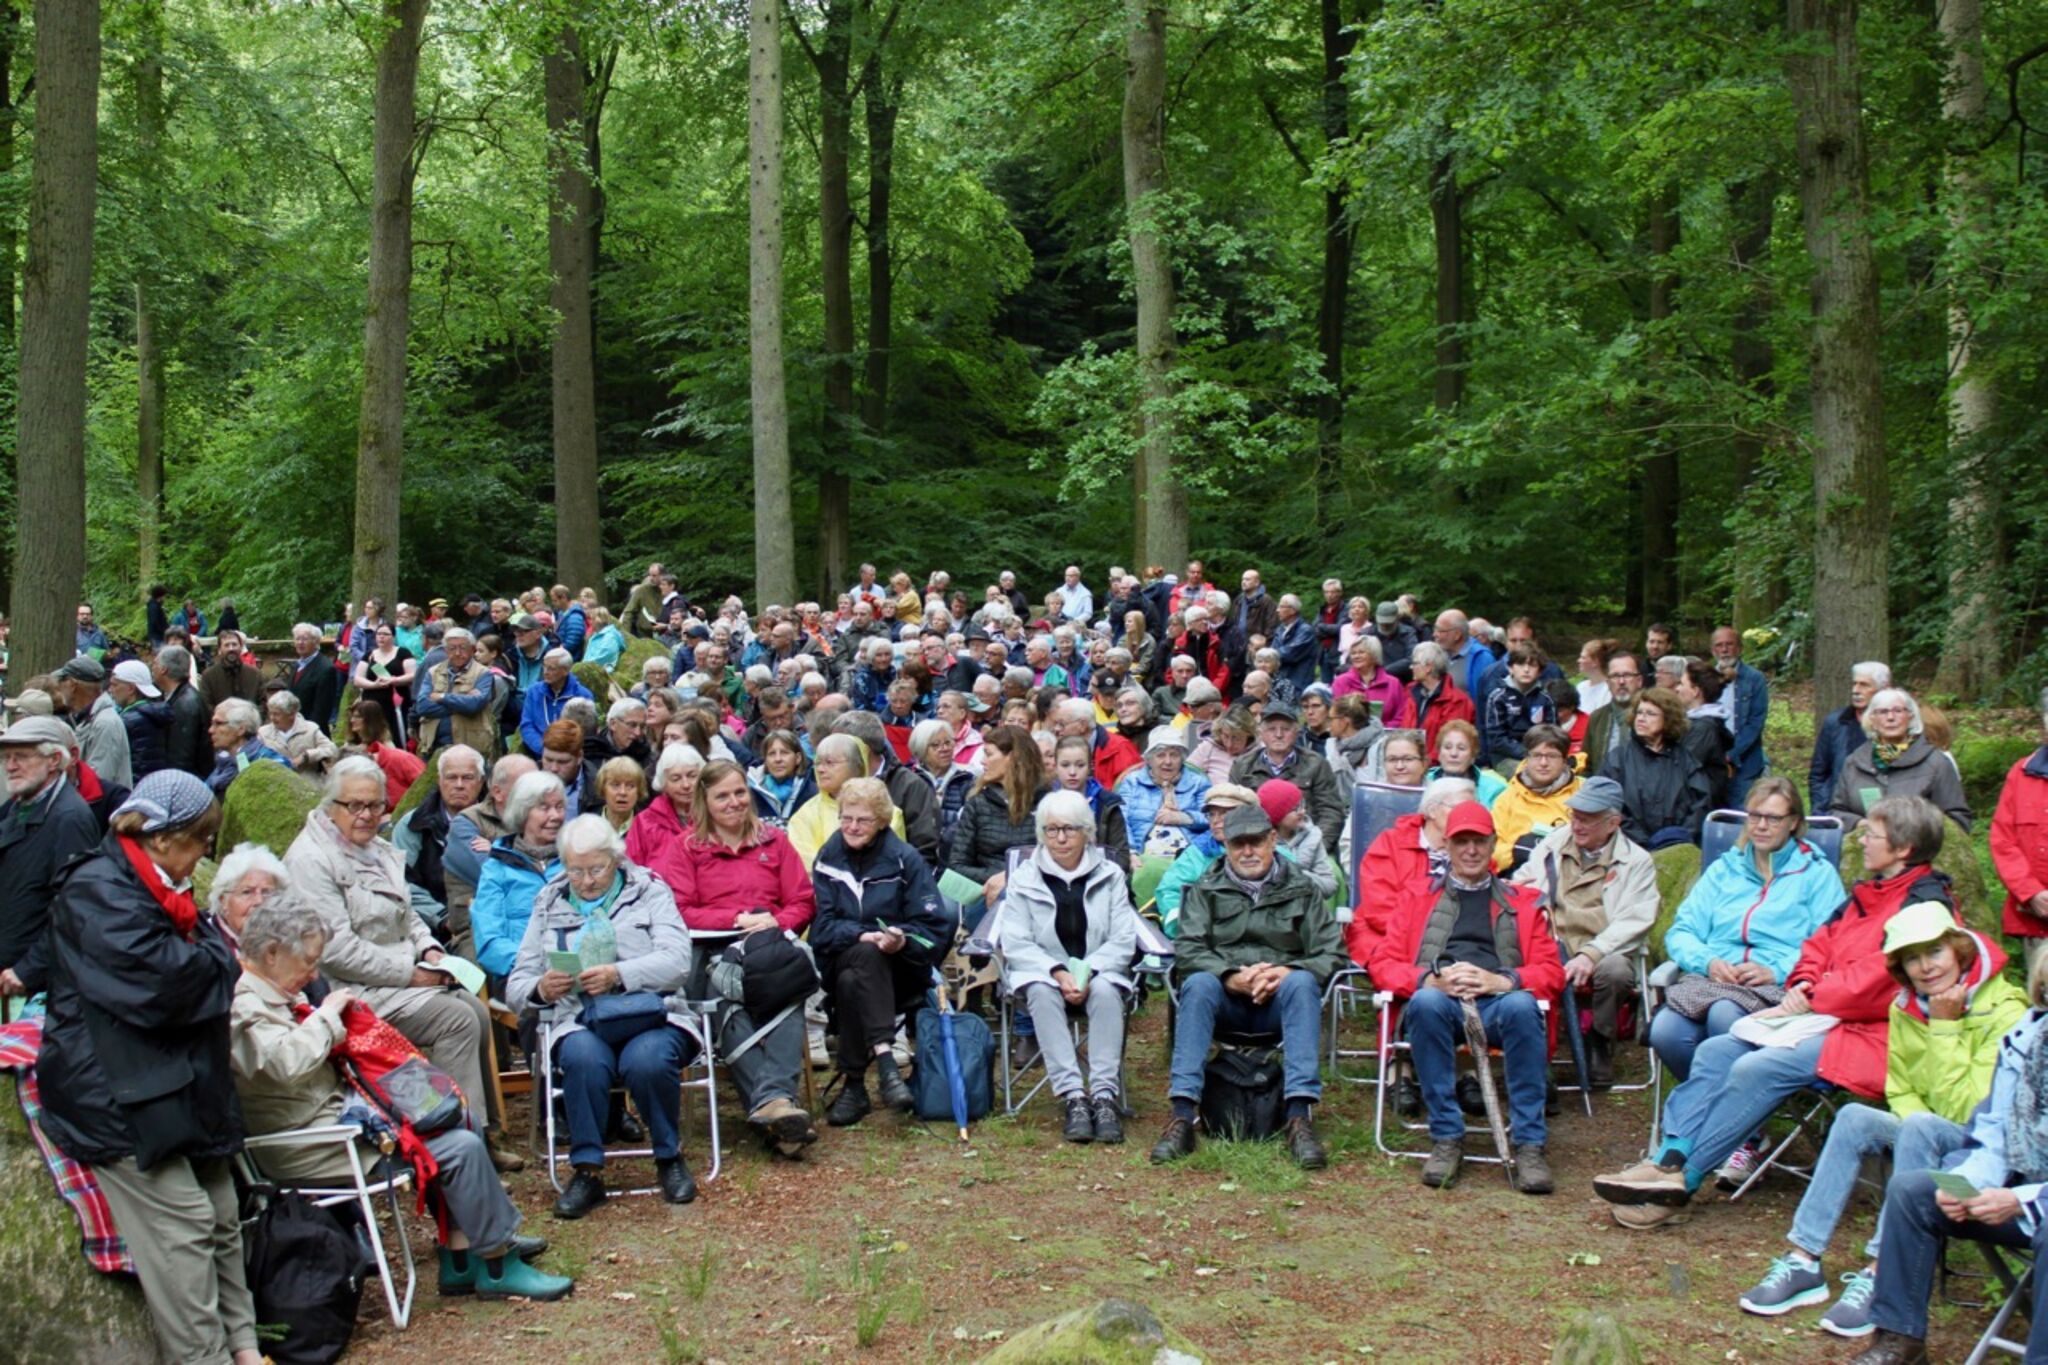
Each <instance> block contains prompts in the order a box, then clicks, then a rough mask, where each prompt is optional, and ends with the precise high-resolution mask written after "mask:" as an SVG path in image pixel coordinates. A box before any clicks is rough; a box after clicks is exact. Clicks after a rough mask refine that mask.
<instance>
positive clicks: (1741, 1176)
mask: <svg viewBox="0 0 2048 1365" xmlns="http://www.w3.org/2000/svg"><path fill="white" fill-rule="evenodd" d="M1762 1160H1763V1154H1762V1153H1760V1152H1759V1151H1757V1146H1756V1143H1754V1142H1745V1143H1743V1144H1742V1145H1741V1146H1740V1147H1737V1148H1736V1149H1735V1150H1734V1151H1732V1152H1730V1153H1729V1154H1728V1159H1727V1160H1726V1161H1724V1162H1722V1163H1721V1169H1720V1170H1718V1171H1715V1172H1714V1188H1715V1189H1717V1190H1739V1189H1741V1188H1742V1182H1743V1181H1745V1180H1747V1179H1749V1177H1750V1173H1751V1172H1753V1171H1755V1170H1756V1168H1757V1163H1758V1162H1760V1161H1762Z"/></svg>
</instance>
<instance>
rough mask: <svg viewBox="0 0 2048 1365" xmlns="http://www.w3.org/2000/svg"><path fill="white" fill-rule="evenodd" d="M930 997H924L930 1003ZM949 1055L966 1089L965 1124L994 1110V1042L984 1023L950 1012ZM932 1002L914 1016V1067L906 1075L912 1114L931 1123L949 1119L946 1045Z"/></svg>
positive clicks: (974, 1016)
mask: <svg viewBox="0 0 2048 1365" xmlns="http://www.w3.org/2000/svg"><path fill="white" fill-rule="evenodd" d="M930 998H931V997H930V993H929V992H927V994H926V999H927V1001H930ZM952 1020H953V1051H954V1053H955V1055H957V1056H958V1057H959V1059H960V1076H961V1079H962V1080H964V1081H965V1082H966V1088H967V1121H968V1122H969V1123H974V1122H976V1121H978V1120H980V1119H984V1118H987V1117H988V1115H989V1111H990V1110H992V1109H994V1108H995V1106H996V1079H995V1077H996V1040H995V1035H994V1034H993V1033H991V1032H990V1031H989V1027H988V1020H986V1019H984V1018H982V1017H981V1016H980V1015H978V1014H965V1013H960V1012H955V1013H954V1014H953V1015H952ZM943 1027H944V1025H943V1023H942V1022H941V1020H940V1017H939V1008H938V1006H937V1005H936V1004H930V1003H928V1004H927V1006H926V1008H924V1009H921V1010H919V1011H918V1012H917V1066H916V1068H915V1069H914V1070H913V1071H912V1072H911V1073H910V1093H911V1096H912V1098H913V1099H914V1100H915V1101H916V1111H917V1116H918V1117H919V1118H921V1119H925V1120H928V1121H930V1122H933V1123H937V1122H941V1121H944V1122H947V1123H951V1122H952V1121H953V1088H952V1085H951V1083H950V1082H949V1081H948V1080H947V1076H946V1042H945V1035H944V1033H943V1031H942V1030H943Z"/></svg>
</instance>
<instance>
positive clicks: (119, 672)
mask: <svg viewBox="0 0 2048 1365" xmlns="http://www.w3.org/2000/svg"><path fill="white" fill-rule="evenodd" d="M107 695H108V696H110V697H112V698H113V699H114V705H115V706H117V707H119V708H120V714H121V724H122V725H123V726H124V727H126V729H127V731H128V770H129V771H130V772H131V773H133V774H134V775H135V780H136V781H137V782H140V781H141V780H142V779H143V778H145V777H148V776H149V775H150V774H151V773H153V772H155V771H156V770H157V769H159V768H164V767H168V766H170V757H169V751H168V748H167V746H166V742H165V737H166V735H167V733H168V732H169V730H170V727H171V708H170V707H169V706H167V705H165V704H164V701H163V695H164V692H163V689H162V688H160V687H158V686H157V685H156V681H155V680H154V679H152V678H151V677H150V676H149V665H148V664H145V663H143V662H141V661H140V660H138V659H123V660H122V661H121V662H120V663H117V664H115V665H114V672H113V676H111V677H109V678H108V679H107Z"/></svg>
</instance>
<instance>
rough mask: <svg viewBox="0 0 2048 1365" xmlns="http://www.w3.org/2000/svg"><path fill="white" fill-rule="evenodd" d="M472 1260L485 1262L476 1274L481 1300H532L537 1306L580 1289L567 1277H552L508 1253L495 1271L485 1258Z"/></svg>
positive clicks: (473, 1257)
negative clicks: (576, 1288)
mask: <svg viewBox="0 0 2048 1365" xmlns="http://www.w3.org/2000/svg"><path fill="white" fill-rule="evenodd" d="M470 1259H471V1260H472V1261H481V1262H482V1264H481V1265H480V1266H479V1267H478V1269H477V1272H476V1296H477V1297H478V1298H480V1299H515V1298H516V1299H532V1300H533V1301H534V1302H536V1303H551V1302H553V1301H554V1300H556V1299H560V1298H566V1297H568V1294H569V1291H570V1290H572V1289H574V1288H575V1287H576V1281H574V1280H572V1279H570V1278H568V1277H567V1276H566V1275H550V1274H548V1273H547V1272H546V1271H543V1270H535V1269H534V1268H533V1267H532V1266H530V1265H528V1264H527V1263H526V1262H524V1261H522V1260H520V1259H519V1258H518V1257H517V1256H514V1255H511V1254H509V1253H508V1254H507V1255H506V1256H505V1258H504V1259H503V1260H501V1261H500V1262H499V1263H498V1268H497V1270H496V1271H495V1272H494V1271H492V1269H491V1264H490V1262H489V1261H484V1260H483V1258H482V1257H481V1256H471V1257H470Z"/></svg>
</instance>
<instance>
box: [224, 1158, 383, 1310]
mask: <svg viewBox="0 0 2048 1365" xmlns="http://www.w3.org/2000/svg"><path fill="white" fill-rule="evenodd" d="M362 1136H363V1129H362V1125H361V1124H356V1123H328V1124H322V1125H320V1126H318V1127H313V1128H292V1129H287V1130H285V1131H284V1132H278V1133H258V1134H251V1135H250V1136H248V1137H247V1138H245V1139H244V1140H243V1149H244V1156H245V1158H246V1159H247V1161H248V1164H249V1166H250V1168H251V1170H252V1172H253V1175H254V1178H255V1179H256V1180H257V1181H259V1182H260V1183H262V1184H266V1185H270V1186H273V1187H275V1188H276V1189H279V1190H288V1191H291V1192H292V1193H295V1194H299V1195H302V1196H304V1197H305V1198H306V1199H307V1200H309V1201H310V1202H311V1203H313V1204H314V1205H315V1206H316V1207H318V1208H323V1209H329V1208H335V1207H337V1206H339V1205H342V1204H353V1205H355V1206H356V1209H357V1211H358V1212H359V1213H360V1214H361V1216H362V1220H363V1233H364V1236H365V1238H366V1239H367V1240H368V1241H369V1244H370V1256H371V1259H372V1260H374V1261H375V1262H376V1266H377V1279H378V1281H379V1282H380V1283H381V1284H382V1285H383V1286H384V1304H385V1307H386V1308H387V1309H388V1310H389V1312H390V1314H391V1325H392V1326H393V1327H396V1328H398V1329H399V1330H400V1331H404V1330H405V1327H406V1324H407V1323H409V1322H411V1321H412V1305H413V1296H414V1294H415V1293H416V1292H417V1291H418V1289H419V1277H418V1273H417V1271H416V1270H415V1268H414V1266H413V1263H412V1238H411V1235H410V1234H409V1233H408V1232H407V1231H406V1226H405V1211H404V1210H403V1209H402V1208H400V1207H399V1203H398V1192H399V1191H400V1190H401V1189H410V1188H411V1187H412V1170H411V1168H410V1167H408V1166H406V1165H404V1163H402V1162H394V1163H393V1164H392V1166H391V1167H390V1170H389V1174H387V1175H385V1176H383V1177H382V1178H381V1179H375V1180H373V1179H371V1178H370V1172H369V1170H368V1169H366V1168H365V1167H364V1165H363V1148H362V1143H361V1138H362ZM332 1146H339V1147H341V1148H342V1149H343V1150H344V1151H346V1152H347V1153H348V1163H349V1174H350V1181H349V1183H348V1184H346V1185H335V1184H323V1183H319V1182H311V1183H307V1182H297V1181H282V1180H271V1179H269V1178H267V1177H265V1176H264V1175H263V1173H262V1167H261V1166H260V1165H259V1164H258V1162H257V1157H258V1156H259V1154H260V1153H262V1152H263V1151H264V1150H266V1149H285V1148H297V1147H332ZM379 1197H381V1198H383V1199H384V1200H385V1201H386V1202H387V1203H388V1204H389V1205H390V1208H391V1222H392V1224H393V1226H395V1227H396V1228H397V1230H398V1252H399V1254H398V1260H399V1262H400V1263H401V1264H403V1265H404V1266H405V1293H404V1294H403V1295H400V1294H399V1292H398V1287H397V1284H396V1282H395V1281H394V1279H393V1276H392V1272H391V1254H390V1252H389V1251H388V1250H387V1249H386V1248H385V1245H384V1234H383V1231H382V1230H381V1229H380V1228H379V1227H378V1226H377V1200H378V1198H379Z"/></svg>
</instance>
